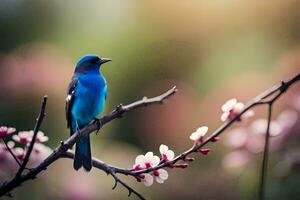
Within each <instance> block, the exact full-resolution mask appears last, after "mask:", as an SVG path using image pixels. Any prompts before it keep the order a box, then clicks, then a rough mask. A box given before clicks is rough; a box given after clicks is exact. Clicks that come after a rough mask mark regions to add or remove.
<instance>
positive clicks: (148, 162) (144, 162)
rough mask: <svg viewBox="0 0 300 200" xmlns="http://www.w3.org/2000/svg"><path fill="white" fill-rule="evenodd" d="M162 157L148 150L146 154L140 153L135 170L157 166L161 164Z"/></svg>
mask: <svg viewBox="0 0 300 200" xmlns="http://www.w3.org/2000/svg"><path fill="white" fill-rule="evenodd" d="M159 162H160V159H159V157H158V156H155V155H153V152H148V153H146V154H145V155H138V156H137V157H136V159H135V164H134V166H133V168H134V169H135V170H140V169H145V168H150V167H155V166H157V165H158V164H159Z"/></svg>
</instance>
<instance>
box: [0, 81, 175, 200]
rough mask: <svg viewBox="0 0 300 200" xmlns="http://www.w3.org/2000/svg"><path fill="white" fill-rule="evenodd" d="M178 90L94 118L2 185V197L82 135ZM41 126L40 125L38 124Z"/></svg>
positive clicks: (52, 160)
mask: <svg viewBox="0 0 300 200" xmlns="http://www.w3.org/2000/svg"><path fill="white" fill-rule="evenodd" d="M176 91H177V89H176V87H173V88H171V89H170V90H168V91H166V92H165V93H163V94H161V95H159V96H157V97H153V98H147V97H144V98H143V99H142V100H139V101H136V102H133V103H131V104H128V105H119V106H117V108H116V109H115V110H113V111H112V112H111V113H109V114H108V115H106V116H103V117H102V118H100V119H97V120H94V121H93V122H91V123H90V124H89V125H87V126H85V127H84V128H83V129H81V130H79V131H77V132H75V133H74V134H73V135H72V136H71V137H69V138H68V139H67V140H66V141H65V142H63V141H62V142H61V144H60V145H59V146H58V147H56V148H55V149H54V150H53V152H52V153H51V154H50V155H49V156H48V157H47V158H46V159H45V160H44V161H43V162H41V163H40V164H39V165H38V166H37V167H34V168H33V169H31V170H30V171H28V172H27V173H24V174H20V175H19V176H15V177H14V178H13V179H12V180H10V181H9V182H6V183H5V184H3V185H2V186H1V187H0V197H1V196H3V195H5V194H7V193H9V192H10V191H12V190H13V189H14V188H16V187H18V186H20V185H21V184H22V183H23V182H25V181H27V180H30V179H35V178H36V175H38V174H39V173H40V172H41V171H43V170H46V169H47V167H48V166H49V165H51V164H52V163H53V162H55V161H56V160H57V159H59V158H60V157H61V156H62V155H63V154H64V153H65V152H66V151H67V150H68V149H70V148H71V147H72V146H73V145H74V144H75V143H76V142H77V141H78V139H79V137H80V136H85V135H88V134H90V133H92V132H93V131H95V130H99V129H101V127H102V126H103V125H104V124H106V123H108V122H110V121H112V120H114V119H117V118H120V117H121V116H122V115H123V114H125V113H126V112H130V111H133V110H135V109H137V108H140V107H144V106H147V105H153V104H158V103H163V101H164V100H166V99H167V98H169V97H170V96H172V95H173V94H175V92H176ZM38 128H39V126H38ZM117 182H118V183H120V184H122V185H123V186H124V187H126V188H127V189H128V190H129V192H130V193H131V192H132V193H135V194H136V195H137V196H139V197H142V196H141V195H140V194H138V193H137V192H135V191H134V190H133V189H131V188H130V187H129V186H125V185H124V183H123V182H122V181H120V180H117Z"/></svg>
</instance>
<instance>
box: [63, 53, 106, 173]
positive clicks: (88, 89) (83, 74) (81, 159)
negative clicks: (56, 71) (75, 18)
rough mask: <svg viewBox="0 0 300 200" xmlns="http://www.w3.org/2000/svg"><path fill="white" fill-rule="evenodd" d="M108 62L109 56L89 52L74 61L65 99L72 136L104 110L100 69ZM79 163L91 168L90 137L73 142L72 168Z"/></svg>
mask: <svg viewBox="0 0 300 200" xmlns="http://www.w3.org/2000/svg"><path fill="white" fill-rule="evenodd" d="M108 61H110V59H107V58H100V57H98V56H95V55H88V56H84V57H83V58H81V59H80V60H79V61H78V63H77V64H76V68H75V71H74V75H73V77H72V79H71V82H70V84H69V88H68V91H67V99H66V117H67V122H68V127H70V131H71V135H72V134H73V133H75V132H76V131H77V130H78V129H81V128H83V127H84V126H86V125H87V124H89V123H90V122H91V121H92V120H94V119H95V117H96V116H97V115H99V114H100V113H101V112H102V111H103V108H104V104H105V100H106V96H107V85H106V81H105V78H104V76H103V75H102V74H101V72H100V71H99V69H100V66H101V65H102V64H103V63H106V62H108ZM82 166H83V168H84V169H85V170H86V171H90V170H91V168H92V161H91V147H90V138H89V136H87V137H82V138H80V139H79V141H78V142H77V143H76V149H75V158H74V169H76V170H78V169H79V168H81V167H82Z"/></svg>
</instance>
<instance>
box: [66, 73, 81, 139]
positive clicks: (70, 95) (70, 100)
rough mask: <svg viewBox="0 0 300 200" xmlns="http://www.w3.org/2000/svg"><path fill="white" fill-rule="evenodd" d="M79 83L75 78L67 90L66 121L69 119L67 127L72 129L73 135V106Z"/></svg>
mask: <svg viewBox="0 0 300 200" xmlns="http://www.w3.org/2000/svg"><path fill="white" fill-rule="evenodd" d="M77 83H78V79H77V78H75V77H73V78H72V80H71V82H70V84H69V87H68V90H67V98H66V107H65V109H66V119H67V126H68V127H70V129H71V134H72V113H71V112H72V106H73V103H74V100H75V95H74V93H75V91H76V86H77Z"/></svg>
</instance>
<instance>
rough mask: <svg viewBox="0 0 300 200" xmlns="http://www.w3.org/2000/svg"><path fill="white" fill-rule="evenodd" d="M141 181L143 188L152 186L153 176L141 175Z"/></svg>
mask: <svg viewBox="0 0 300 200" xmlns="http://www.w3.org/2000/svg"><path fill="white" fill-rule="evenodd" d="M141 177H142V178H141V181H142V183H144V185H145V186H147V187H149V186H151V185H152V184H153V176H152V175H150V174H141Z"/></svg>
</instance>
